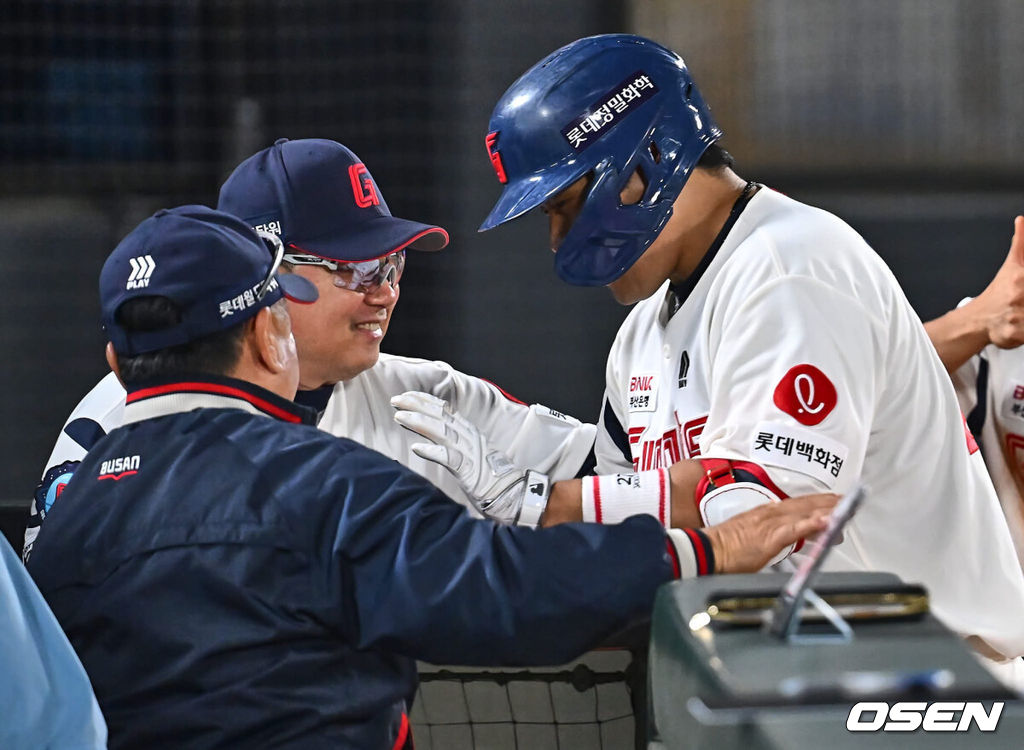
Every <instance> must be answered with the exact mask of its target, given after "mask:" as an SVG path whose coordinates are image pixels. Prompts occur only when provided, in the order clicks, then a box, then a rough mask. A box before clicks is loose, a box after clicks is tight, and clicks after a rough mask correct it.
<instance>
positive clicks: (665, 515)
mask: <svg viewBox="0 0 1024 750" xmlns="http://www.w3.org/2000/svg"><path fill="white" fill-rule="evenodd" d="M391 402H392V404H393V405H394V406H395V407H396V408H398V409H399V411H398V412H397V414H396V416H395V419H396V420H397V421H398V422H399V424H401V425H403V426H405V427H406V428H408V429H410V430H412V431H414V432H416V433H418V434H420V435H422V436H423V437H425V438H427V439H428V440H430V441H431V442H430V443H422V444H417V445H414V446H413V451H414V452H415V453H416V454H417V455H420V456H422V457H423V458H426V459H428V460H431V461H435V462H437V463H439V464H441V465H442V466H444V467H445V468H447V469H448V470H449V471H451V472H452V474H454V475H455V476H456V477H457V478H458V480H459V482H460V483H461V484H462V486H463V488H464V489H465V490H466V493H467V494H468V495H470V497H472V498H474V504H475V505H476V508H477V510H479V511H480V513H481V514H482V515H484V516H485V517H487V518H490V519H491V520H495V521H498V522H501V523H506V524H516V525H529V526H535V525H540V526H545V527H550V526H557V525H559V524H562V523H566V522H571V521H584V520H596V521H597V522H599V523H600V522H602V519H601V518H600V514H598V517H597V518H588V517H587V514H586V513H585V511H584V508H585V507H590V508H593V507H594V505H595V503H594V500H595V498H594V497H590V498H589V503H588V498H587V497H586V490H587V486H586V485H585V483H586V482H591V481H592V482H593V484H594V485H595V486H596V487H598V489H596V490H592V493H596V494H598V495H600V494H601V493H602V492H607V493H608V494H609V495H614V496H615V502H612V503H608V508H607V510H608V517H607V518H605V519H604V522H607V523H615V522H618V521H622V520H624V519H625V518H626V517H629V516H632V515H635V514H637V513H642V514H646V515H653V516H655V517H658V518H659V520H660V521H661V522H662V525H664V526H666V527H668V526H671V527H673V530H672V531H671V533H670V535H673V536H672V538H673V539H675V540H677V541H676V543H677V545H678V544H680V543H681V540H683V539H685V536H682V535H683V534H687V535H693V534H694V532H693V531H692V529H695V528H699V527H701V526H705V527H706V528H704V529H703V532H702V535H701V536H702V537H703V538H705V539H707V541H708V543H709V544H710V547H711V553H712V554H711V555H710V557H712V558H713V563H711V564H710V568H709V570H708V572H717V573H743V572H753V571H756V570H760V569H761V568H763V567H764V566H765V565H767V564H768V563H769V562H772V561H773V559H775V558H776V557H779V556H780V553H788V551H789V550H790V549H792V547H793V545H795V544H796V543H797V542H798V541H799V540H801V539H803V538H804V537H805V536H808V535H810V534H814V533H816V532H818V531H820V530H821V529H822V528H824V524H825V521H826V519H827V517H828V514H829V512H830V511H831V509H832V507H833V505H834V504H835V500H836V496H835V495H830V494H817V495H807V496H803V497H798V498H790V499H787V500H786V502H771V501H770V500H769V498H768V496H767V492H765V491H764V488H759V487H757V486H754V485H751V484H750V483H744V482H740V483H736V484H729V483H726V482H724V480H722V477H721V475H718V479H719V481H721V482H722V483H723V485H724V486H723V487H722V488H719V489H718V490H717V493H718V494H717V497H718V498H719V499H718V503H719V506H718V507H715V508H713V509H712V508H711V507H709V506H708V504H707V503H702V504H701V507H700V510H698V509H697V506H696V504H695V503H694V500H693V498H694V496H695V493H697V492H698V491H699V490H698V485H699V484H701V483H702V482H704V484H706V483H707V482H706V479H705V478H706V477H707V476H709V475H710V473H711V472H710V470H709V469H708V468H707V466H706V465H705V464H703V463H702V462H701V461H698V460H687V461H680V462H678V463H676V464H675V465H673V466H672V467H671V468H670V469H667V470H664V469H662V470H657V471H651V472H644V473H642V474H620V475H611V476H605V477H587V478H586V479H583V480H579V479H573V480H566V481H561V482H555V483H554V484H552V485H550V486H549V483H548V480H547V477H546V476H544V475H542V474H539V473H537V472H534V471H530V470H523V469H521V468H519V467H517V466H515V465H514V464H513V463H512V462H511V461H509V460H508V458H507V457H506V456H505V455H504V454H502V453H500V452H499V451H495V450H493V449H491V448H490V447H489V446H488V445H487V443H486V441H485V440H484V439H483V438H482V436H481V434H480V432H479V430H477V429H476V428H475V427H474V426H473V424H472V423H470V422H468V421H467V420H466V419H465V418H463V417H461V416H459V415H457V414H453V413H452V412H451V411H450V410H449V409H448V406H447V404H446V403H445V402H444V401H443V400H442V399H438V398H436V397H434V396H431V395H429V394H424V393H404V394H402V395H400V396H396V397H394V398H393V399H392V401H391ZM728 463H729V468H728V473H732V470H733V469H737V470H740V471H742V466H743V465H744V464H740V463H737V464H736V465H735V466H733V465H732V463H731V462H728ZM747 466H749V464H747ZM711 486H712V487H714V484H713V483H712V485H711ZM602 487H603V489H601V488H602ZM703 489H706V488H705V487H702V490H703ZM723 489H724V490H730V491H731V490H733V489H734V490H736V491H738V492H734V494H733V495H732V497H730V498H728V499H726V500H724V501H723V500H722V498H723V497H724V495H723V494H722V493H721V491H722V490H723ZM759 493H760V494H759ZM715 496H716V492H709V493H708V494H707V495H706V497H707V498H712V497H715ZM737 497H738V499H737ZM651 499H653V500H654V503H653V508H652V507H651V506H650V500H651ZM775 499H778V498H775ZM659 500H660V502H661V503H662V504H663V511H662V512H661V513H659V512H658V511H657V510H656V509H657V507H658V505H659ZM723 502H724V504H722V503H723ZM748 509H749V510H748ZM743 511H745V512H743ZM702 516H703V517H702ZM705 522H706V523H705ZM679 529H683V530H684V531H679ZM687 529H689V531H686V530H687ZM691 538H693V537H692V536H691ZM684 546H685V545H684ZM695 546H696V545H695Z"/></svg>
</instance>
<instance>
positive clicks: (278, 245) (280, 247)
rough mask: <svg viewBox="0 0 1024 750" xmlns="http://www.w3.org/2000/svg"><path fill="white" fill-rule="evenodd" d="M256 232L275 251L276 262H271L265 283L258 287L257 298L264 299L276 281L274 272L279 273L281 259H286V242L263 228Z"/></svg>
mask: <svg viewBox="0 0 1024 750" xmlns="http://www.w3.org/2000/svg"><path fill="white" fill-rule="evenodd" d="M256 234H258V235H259V236H260V238H261V239H263V241H264V242H266V243H267V244H268V245H270V247H271V248H273V252H274V262H273V263H271V264H270V270H269V271H268V272H267V278H265V279H264V280H263V283H262V284H260V285H259V287H258V288H257V289H256V299H258V300H262V299H263V298H264V297H265V296H266V294H267V292H269V291H270V290H271V288H272V285H273V283H274V274H276V273H277V269H279V268H280V267H281V261H282V260H284V257H285V256H284V243H283V242H281V238H280V237H278V236H277V235H276V234H274V233H272V232H266V231H264V230H262V229H257V230H256Z"/></svg>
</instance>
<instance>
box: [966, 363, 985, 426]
mask: <svg viewBox="0 0 1024 750" xmlns="http://www.w3.org/2000/svg"><path fill="white" fill-rule="evenodd" d="M976 388H977V394H978V403H976V404H975V405H974V408H973V409H971V413H970V414H968V415H967V428H968V429H969V430H970V431H971V433H972V434H973V435H974V436H975V437H976V438H978V439H980V438H981V430H982V428H983V427H984V426H985V420H986V419H987V418H988V413H987V412H988V360H987V359H985V358H984V357H979V358H978V383H977V386H976Z"/></svg>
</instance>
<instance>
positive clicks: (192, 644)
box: [0, 206, 834, 750]
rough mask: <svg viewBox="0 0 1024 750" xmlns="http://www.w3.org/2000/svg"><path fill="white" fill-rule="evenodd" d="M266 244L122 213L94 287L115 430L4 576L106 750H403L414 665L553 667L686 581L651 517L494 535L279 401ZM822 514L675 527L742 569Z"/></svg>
mask: <svg viewBox="0 0 1024 750" xmlns="http://www.w3.org/2000/svg"><path fill="white" fill-rule="evenodd" d="M272 244H274V245H275V252H274V254H273V255H271V254H270V253H268V252H267V247H266V246H264V245H263V243H262V242H261V241H260V239H259V237H258V235H257V234H256V233H255V232H254V231H253V230H252V229H251V228H250V226H249V225H248V223H247V222H243V221H242V220H240V219H238V218H236V217H235V216H232V215H230V214H227V213H224V212H220V211H214V210H212V209H208V208H205V207H203V206H183V207H180V208H177V209H171V210H165V211H159V212H157V213H156V214H155V215H154V216H152V217H151V218H149V219H147V220H145V221H144V222H142V223H141V224H140V225H139V226H138V227H137V228H136V229H134V230H133V231H132V232H131V233H129V234H128V236H127V237H125V238H124V240H122V241H121V243H120V244H119V245H118V246H117V248H115V249H114V251H113V252H112V253H111V254H110V256H109V257H108V259H107V261H106V262H105V263H104V266H103V270H102V271H101V274H100V297H101V301H100V308H101V314H102V318H103V327H104V332H105V334H106V336H107V339H108V343H107V361H108V363H109V364H110V366H111V369H112V370H113V371H114V372H115V373H117V374H118V376H119V377H120V378H122V379H123V381H124V382H125V383H126V385H127V391H128V395H127V398H126V401H127V405H126V406H125V410H124V417H123V422H124V423H123V425H122V426H121V427H118V428H116V429H114V430H113V431H112V432H111V433H110V434H109V435H106V436H105V437H103V438H101V439H100V440H99V441H98V442H97V443H96V444H95V445H94V446H93V449H92V450H91V451H90V452H89V454H88V455H87V456H86V457H85V458H84V459H83V461H82V464H81V465H80V466H79V467H78V469H77V471H76V472H75V475H74V477H73V478H72V479H71V481H70V482H69V484H68V485H67V489H66V490H65V491H64V492H63V493H62V496H61V498H60V500H59V501H58V502H57V503H56V504H55V505H54V507H53V509H52V511H51V513H50V514H49V517H48V520H47V521H46V523H45V525H44V527H43V529H42V532H41V533H40V535H39V537H38V538H37V540H36V544H35V550H34V552H33V554H32V557H31V558H30V560H29V562H28V569H29V571H30V573H31V574H32V576H33V578H34V579H35V581H36V583H37V584H38V585H39V588H40V590H41V591H42V593H43V594H44V596H45V597H46V599H47V601H48V602H49V604H50V606H51V607H52V609H53V611H54V614H55V615H56V617H57V620H58V621H59V622H60V624H61V626H62V627H63V629H64V631H65V632H66V633H67V635H68V638H69V639H70V640H71V642H72V644H73V645H74V646H75V649H76V650H77V652H78V654H79V655H80V657H81V659H82V663H83V664H84V666H85V668H86V671H87V672H88V674H89V675H90V677H91V679H92V682H93V685H94V687H95V689H96V694H97V697H98V698H99V701H100V705H101V706H102V708H103V710H104V713H105V714H106V717H107V722H108V725H109V728H110V747H111V748H112V749H116V748H128V747H132V748H140V747H146V748H149V747H174V748H209V747H259V748H269V747H274V748H302V750H306V749H307V748H340V747H346V748H393V749H394V750H399V749H404V750H411V748H412V747H413V742H412V737H411V733H410V729H409V721H408V718H407V716H406V707H407V704H408V700H409V698H410V696H411V695H412V693H413V691H414V690H415V687H416V665H415V662H414V660H413V659H414V657H418V658H422V659H427V660H431V661H439V662H451V663H473V664H502V663H505V664H534V663H540V664H543V663H562V662H564V661H567V660H569V659H571V658H573V657H574V656H577V655H578V654H580V653H582V652H583V651H584V650H586V649H587V648H591V647H593V646H594V645H596V644H597V643H598V642H600V641H601V640H602V639H603V638H606V637H608V636H609V635H611V634H612V633H613V632H616V631H617V630H619V629H621V628H622V627H624V626H625V625H627V624H628V623H629V622H630V620H631V619H633V618H636V617H642V616H644V615H645V614H647V613H649V611H650V607H651V605H652V603H653V599H654V594H655V592H656V590H657V588H658V587H659V586H660V585H661V583H663V582H665V581H669V580H672V579H673V578H678V577H680V576H692V575H695V574H696V573H697V572H698V570H697V564H696V554H697V549H696V548H695V547H693V545H692V543H691V539H690V538H689V537H688V536H686V535H684V534H682V533H680V532H678V531H677V530H674V529H673V530H670V531H666V530H665V529H664V528H663V527H662V526H661V524H659V523H657V522H656V521H654V520H653V519H651V518H647V517H638V518H634V519H630V521H628V522H626V523H623V524H620V525H618V526H614V527H612V526H606V527H601V526H598V525H595V524H590V525H583V524H578V525H575V526H562V527H560V528H556V529H544V530H540V531H534V530H528V529H521V528H511V527H496V526H495V524H493V523H492V522H490V521H487V520H483V519H475V518H470V517H469V516H468V514H466V513H465V512H463V510H462V508H460V507H459V506H458V505H457V504H455V503H453V502H451V501H450V500H449V499H448V498H447V497H446V496H445V495H444V494H443V493H442V492H441V491H440V490H439V489H437V488H436V487H434V486H433V485H431V484H430V483H428V482H427V481H425V480H424V479H423V478H422V477H419V476H418V475H416V474H415V473H414V472H412V471H410V470H409V469H408V468H406V467H403V466H401V465H400V464H399V463H397V462H395V461H393V460H391V459H389V458H387V457H385V456H383V455H381V454H379V453H377V452H375V451H372V450H370V449H368V448H366V447H364V446H362V445H359V444H358V443H355V442H353V441H351V440H344V439H338V438H335V437H333V436H331V435H328V434H327V433H325V432H323V431H322V430H318V429H316V428H315V427H314V426H313V423H314V422H315V420H316V412H315V411H314V410H313V409H311V408H307V407H303V406H300V405H298V404H295V403H294V402H293V401H292V400H291V399H292V398H293V397H294V395H295V392H296V388H297V386H298V383H299V378H300V375H299V372H300V370H299V363H298V356H297V354H296V340H295V338H294V336H293V335H292V330H291V322H290V316H289V312H288V311H289V307H290V308H291V309H292V310H297V309H301V305H302V304H308V303H312V302H314V300H316V298H317V287H316V285H314V284H313V283H311V282H310V281H308V280H307V279H306V278H304V277H302V276H300V275H298V274H290V273H279V272H278V269H279V266H280V264H281V262H282V258H283V256H284V254H285V247H284V245H283V244H282V243H281V242H280V241H279V240H275V241H274V243H272ZM140 259H142V260H143V261H144V263H143V267H145V268H150V269H152V273H151V274H148V276H147V280H148V282H149V283H148V284H145V285H138V284H137V283H135V282H137V280H138V273H139V270H138V269H139V263H140ZM284 295H287V296H288V298H289V300H291V301H292V302H293V303H294V304H291V305H289V304H288V303H286V302H285V301H284ZM321 302H322V301H321ZM319 303H320V302H317V304H319ZM227 310H230V313H226V311H227ZM832 504H834V498H828V497H824V496H818V497H816V498H803V499H801V500H795V501H793V503H792V507H791V508H789V509H787V508H786V507H784V506H776V507H774V508H758V509H755V510H754V511H753V515H750V514H748V515H747V516H746V518H743V517H740V518H735V519H731V520H730V521H728V522H726V523H725V524H723V525H722V526H721V527H720V528H718V529H708V530H707V533H704V532H697V533H698V534H699V535H700V536H701V538H702V539H703V540H704V541H706V542H707V543H708V544H709V545H710V547H711V548H712V549H713V550H714V552H715V554H716V559H717V561H718V564H719V567H718V568H717V569H718V570H721V571H722V572H728V571H737V572H738V571H743V570H752V569H757V568H758V567H760V566H761V565H763V564H764V561H765V560H766V559H767V558H768V557H770V556H771V555H772V554H773V553H774V552H775V551H776V550H777V549H778V548H780V547H781V546H782V545H783V544H785V543H787V542H790V541H792V540H793V539H795V538H796V536H797V535H799V534H801V533H810V532H813V531H816V530H820V529H821V528H823V527H824V523H825V521H826V519H827V512H828V509H829V508H830V507H831V505H832ZM766 525H767V527H768V529H767V533H762V532H763V531H765V526H766ZM624 559H628V560H629V563H630V564H629V565H624V564H623V560H624ZM2 731H3V730H2V729H0V734H2ZM62 747H71V746H70V745H62Z"/></svg>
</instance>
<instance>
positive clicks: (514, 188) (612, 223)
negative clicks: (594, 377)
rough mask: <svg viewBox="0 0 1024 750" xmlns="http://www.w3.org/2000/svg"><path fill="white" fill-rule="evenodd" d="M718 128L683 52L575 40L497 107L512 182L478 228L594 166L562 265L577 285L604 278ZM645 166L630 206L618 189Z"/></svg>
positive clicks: (500, 149)
mask: <svg viewBox="0 0 1024 750" xmlns="http://www.w3.org/2000/svg"><path fill="white" fill-rule="evenodd" d="M721 135H722V131H721V130H719V129H718V126H717V125H715V123H714V121H713V120H712V119H711V113H710V112H709V111H708V107H707V105H706V104H705V103H704V99H703V98H702V97H701V95H700V92H699V91H698V90H697V86H696V84H694V82H693V79H692V78H690V73H689V71H688V70H687V69H686V65H685V63H683V60H682V58H680V57H679V55H677V54H675V53H674V52H672V51H671V50H668V49H666V48H664V47H662V46H661V45H660V44H656V43H655V42H652V41H650V40H649V39H644V38H643V37H638V36H632V35H629V34H606V35H602V36H593V37H588V38H586V39H580V40H578V41H575V42H573V43H572V44H568V45H566V46H565V47H562V48H561V49H559V50H556V51H555V52H552V53H551V54H550V55H548V56H547V57H545V58H544V59H543V60H541V61H540V62H539V63H537V64H536V65H534V66H533V67H532V68H530V69H529V70H528V71H526V73H524V74H523V75H522V76H521V77H520V78H519V80H517V81H516V82H515V83H513V84H512V85H511V86H510V87H509V89H508V90H507V91H506V92H505V94H504V96H502V97H501V100H500V101H499V102H498V104H497V105H496V106H495V108H494V112H493V114H492V115H491V121H490V126H489V128H488V135H487V139H486V145H487V151H488V154H489V156H490V158H491V162H492V164H493V165H494V169H495V171H496V172H497V174H498V179H499V180H500V181H501V182H502V183H503V184H504V185H505V189H504V191H503V192H502V194H501V197H500V198H499V199H498V202H497V204H495V206H494V208H493V209H492V210H491V213H490V215H489V216H488V217H487V219H486V221H484V223H483V224H482V225H481V227H480V231H484V230H487V229H491V228H492V227H495V226H497V225H499V224H502V223H504V222H506V221H509V220H510V219H514V218H516V217H518V216H521V215H522V214H524V213H526V212H527V211H530V210H531V209H534V208H536V207H537V206H539V205H541V204H542V203H543V202H544V201H546V200H547V199H548V198H550V197H551V196H553V195H555V194H556V193H558V192H560V191H562V190H564V189H565V188H567V187H568V186H569V185H571V184H572V183H573V182H575V181H576V180H578V179H579V178H580V177H582V176H584V175H586V174H588V173H592V174H593V181H592V184H591V186H590V190H589V192H588V194H587V197H586V201H585V203H584V205H583V208H582V209H581V211H580V213H579V216H577V217H576V220H575V222H574V223H573V225H572V228H571V229H570V230H569V232H568V234H567V235H566V237H565V239H564V240H563V241H562V244H561V245H560V246H559V247H558V249H557V250H558V251H557V253H556V255H555V270H556V271H557V273H558V275H559V276H560V277H561V278H562V279H563V280H565V281H567V282H568V283H570V284H578V285H583V286H598V285H603V284H609V283H611V282H612V281H614V280H615V279H617V278H619V277H620V276H621V275H622V274H623V273H625V271H626V270H627V269H628V268H629V267H630V266H631V265H633V263H634V262H636V259H637V258H639V257H640V255H641V254H642V253H643V252H644V250H646V249H647V247H648V246H649V245H650V244H651V243H652V242H653V241H654V239H655V238H656V237H657V236H658V233H659V232H660V231H661V229H662V227H663V226H664V225H665V222H666V221H668V218H669V216H671V214H672V204H673V202H674V201H675V199H676V198H677V197H678V195H679V192H680V190H682V188H683V185H684V184H685V182H686V180H687V178H688V177H689V176H690V173H691V172H692V171H693V168H694V166H695V165H696V164H697V161H698V160H699V159H700V157H701V154H703V153H704V151H705V149H706V148H707V147H708V146H709V145H710V144H711V143H713V142H714V141H716V140H717V139H718V138H720V137H721ZM638 167H639V168H640V170H641V173H642V174H643V176H644V178H645V179H646V181H647V189H646V190H645V192H644V195H643V197H642V198H641V199H640V201H639V202H638V203H635V204H632V205H623V204H622V202H621V200H620V199H619V194H620V193H621V192H622V189H623V187H625V185H626V182H627V181H628V180H629V177H630V176H631V175H632V174H633V172H634V171H635V170H636V169H637V168H638Z"/></svg>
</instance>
